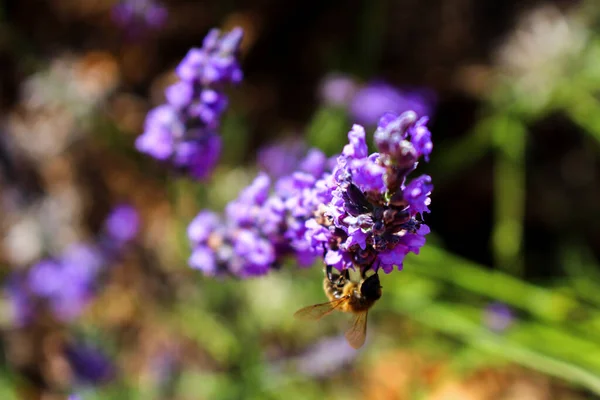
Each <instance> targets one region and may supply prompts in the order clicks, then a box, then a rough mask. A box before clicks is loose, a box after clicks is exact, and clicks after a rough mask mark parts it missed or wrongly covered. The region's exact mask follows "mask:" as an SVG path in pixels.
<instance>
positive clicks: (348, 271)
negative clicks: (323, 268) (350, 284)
mask: <svg viewBox="0 0 600 400" xmlns="http://www.w3.org/2000/svg"><path fill="white" fill-rule="evenodd" d="M342 276H343V277H344V279H345V280H347V281H349V280H350V270H349V269H348V268H346V269H345V270H344V272H342Z"/></svg>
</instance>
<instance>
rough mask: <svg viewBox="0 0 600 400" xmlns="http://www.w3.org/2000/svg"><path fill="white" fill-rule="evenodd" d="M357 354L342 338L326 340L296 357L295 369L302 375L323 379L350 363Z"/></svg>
mask: <svg viewBox="0 0 600 400" xmlns="http://www.w3.org/2000/svg"><path fill="white" fill-rule="evenodd" d="M357 354H358V352H357V351H356V350H355V349H353V348H352V346H350V345H349V344H348V341H347V340H346V339H345V338H344V337H343V336H337V337H332V338H327V339H323V340H321V341H319V342H318V343H317V344H316V345H314V346H313V347H311V348H310V349H308V350H307V351H306V352H305V353H304V354H302V355H300V356H298V357H296V359H295V363H296V369H297V370H298V372H300V373H301V374H304V375H308V376H311V377H314V378H324V377H327V376H329V375H331V374H332V373H334V372H336V371H340V370H341V369H342V368H343V367H344V366H346V365H348V364H350V363H352V361H353V360H354V359H355V358H356V355H357Z"/></svg>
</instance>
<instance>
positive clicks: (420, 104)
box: [349, 82, 435, 126]
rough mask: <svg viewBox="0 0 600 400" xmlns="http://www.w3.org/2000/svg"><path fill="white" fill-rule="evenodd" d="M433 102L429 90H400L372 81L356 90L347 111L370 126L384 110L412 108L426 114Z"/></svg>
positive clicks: (430, 109) (421, 114) (363, 123)
mask: <svg viewBox="0 0 600 400" xmlns="http://www.w3.org/2000/svg"><path fill="white" fill-rule="evenodd" d="M434 103H435V100H434V96H433V95H432V94H431V93H430V92H429V91H426V90H423V89H419V90H405V91H401V90H399V89H397V88H396V87H394V86H392V85H389V84H387V83H385V82H373V83H370V84H368V85H366V86H365V87H363V88H361V89H360V90H358V92H356V94H355V96H354V97H353V98H352V101H351V103H350V106H349V112H350V115H351V116H352V117H353V118H354V120H355V121H356V122H357V123H359V124H362V125H368V126H371V125H375V124H376V123H377V121H378V120H379V118H380V117H381V115H383V114H384V113H386V112H393V113H396V114H400V113H403V112H405V111H408V110H413V111H415V112H416V113H417V115H419V116H424V115H428V114H430V113H431V111H432V109H433V105H434Z"/></svg>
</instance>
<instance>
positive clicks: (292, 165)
mask: <svg viewBox="0 0 600 400" xmlns="http://www.w3.org/2000/svg"><path fill="white" fill-rule="evenodd" d="M305 154H306V145H305V144H304V142H302V141H301V140H293V139H292V140H285V141H281V142H278V143H275V144H270V145H268V146H264V147H262V148H260V149H259V150H258V157H257V163H258V166H259V167H260V169H261V170H262V171H264V172H266V173H267V175H269V176H270V177H271V178H274V179H277V178H281V177H282V176H285V175H290V174H292V173H293V172H294V171H295V170H296V168H297V167H298V164H299V163H300V161H301V160H302V158H303V157H304V155H305Z"/></svg>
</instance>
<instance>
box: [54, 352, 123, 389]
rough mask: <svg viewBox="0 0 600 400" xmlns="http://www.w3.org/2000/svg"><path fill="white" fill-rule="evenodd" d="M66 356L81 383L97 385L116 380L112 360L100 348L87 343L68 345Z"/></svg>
mask: <svg viewBox="0 0 600 400" xmlns="http://www.w3.org/2000/svg"><path fill="white" fill-rule="evenodd" d="M65 355H66V358H67V360H68V361H69V365H70V366H71V370H72V371H73V374H74V375H75V378H76V379H77V381H78V382H79V383H83V384H92V385H97V384H101V383H106V382H108V381H110V380H111V379H113V378H114V376H115V368H114V365H113V363H112V362H111V360H110V358H108V357H107V356H106V354H104V353H103V352H102V351H101V350H100V349H99V348H97V347H95V346H91V345H89V344H86V343H75V344H70V345H67V346H66V348H65Z"/></svg>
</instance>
